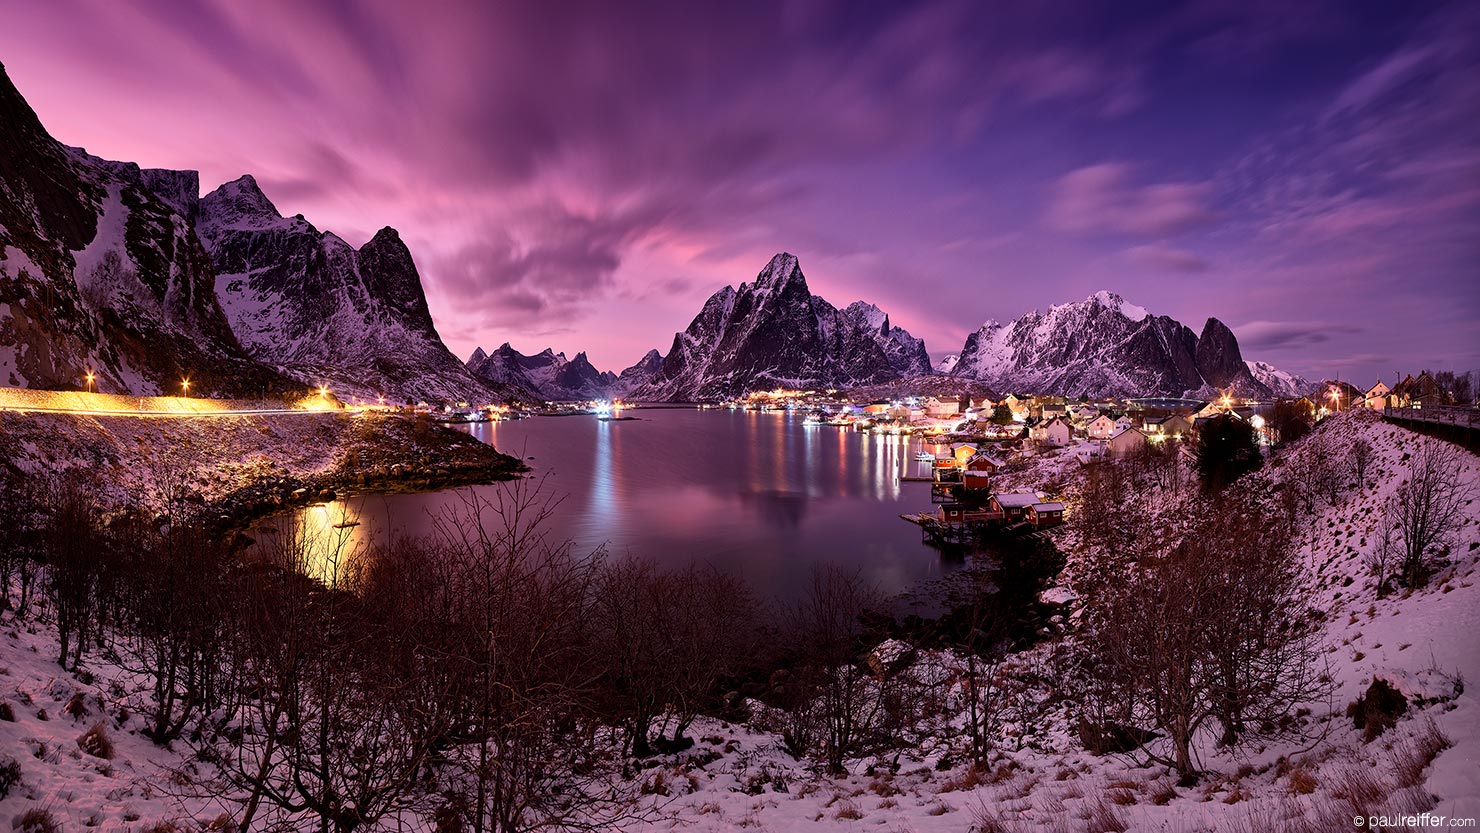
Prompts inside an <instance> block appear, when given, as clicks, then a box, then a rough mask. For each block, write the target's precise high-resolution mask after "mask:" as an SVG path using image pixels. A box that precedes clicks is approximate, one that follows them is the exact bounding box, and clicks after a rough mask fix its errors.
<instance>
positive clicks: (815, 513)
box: [279, 409, 956, 598]
mask: <svg viewBox="0 0 1480 833" xmlns="http://www.w3.org/2000/svg"><path fill="white" fill-rule="evenodd" d="M627 414H628V415H631V416H637V417H639V419H637V420H634V421H621V422H601V421H598V420H597V419H596V418H595V417H591V416H584V415H582V416H563V417H534V418H531V419H524V420H515V421H510V422H502V423H480V424H474V425H469V426H467V427H466V430H468V431H469V432H470V433H472V434H473V435H474V436H476V437H478V438H479V439H481V440H483V441H485V442H488V443H492V444H493V445H494V446H496V447H497V448H498V449H499V450H500V451H503V452H505V453H507V454H512V455H514V456H516V457H525V458H527V463H528V464H529V466H530V467H531V468H532V469H533V476H535V477H537V478H538V477H544V478H545V488H546V489H548V490H549V491H550V493H551V494H553V495H556V496H563V501H562V503H561V504H560V506H559V508H558V510H557V515H556V518H555V529H554V532H555V534H556V535H557V536H558V537H560V538H568V539H570V540H571V541H573V542H574V543H575V545H576V546H577V547H578V548H581V549H585V550H589V549H594V548H596V547H599V546H602V545H605V546H606V547H607V549H608V550H609V551H610V552H611V553H612V554H613V555H618V556H619V555H623V554H628V553H630V554H632V555H636V556H641V557H646V558H652V559H655V560H657V561H659V562H660V563H663V564H666V565H672V566H682V565H684V564H687V563H689V562H690V561H692V560H700V561H704V562H708V563H710V564H713V565H715V566H717V567H719V568H721V569H724V570H727V571H731V572H734V573H737V574H739V575H743V576H745V577H746V578H747V579H748V580H749V581H750V582H751V583H752V585H753V586H754V587H755V588H756V589H757V590H758V591H759V592H760V593H762V594H765V595H771V596H778V597H781V598H791V597H794V596H795V595H796V594H797V591H798V588H800V587H801V586H802V583H803V582H804V581H805V580H806V578H807V576H808V575H809V573H810V571H811V569H812V567H813V566H814V565H816V564H821V563H827V562H833V563H839V564H843V565H850V566H854V567H857V568H859V569H861V570H862V571H863V572H864V573H865V575H867V576H868V577H869V578H871V579H872V580H874V581H875V582H877V583H878V584H879V586H880V587H881V589H883V590H884V591H886V592H896V591H900V590H904V589H906V588H908V587H910V586H912V585H914V584H916V583H918V582H920V581H922V580H925V579H929V578H933V577H937V576H939V575H941V574H942V573H943V572H944V571H948V570H950V569H951V568H952V567H953V566H954V564H955V563H956V562H955V560H953V559H950V558H942V556H941V555H940V553H939V552H938V551H936V550H934V549H931V548H929V547H927V546H925V545H924V544H922V543H921V542H920V532H919V528H918V527H916V526H914V525H913V524H910V523H907V522H905V521H903V520H901V519H900V518H899V514H900V513H901V512H915V511H920V510H922V509H928V508H930V505H931V504H930V487H929V484H927V483H914V482H901V481H900V480H899V475H900V474H901V473H902V472H904V473H909V474H922V473H923V474H928V470H929V469H928V464H920V463H917V462H915V460H914V456H915V454H916V453H918V452H919V451H921V450H922V449H924V448H925V447H924V446H922V445H920V444H919V442H918V441H915V440H912V439H909V438H907V437H894V436H874V435H869V434H860V433H856V432H853V431H851V430H847V429H843V428H836V427H832V426H825V425H818V426H813V425H803V424H802V416H803V415H802V414H799V413H798V414H787V413H783V412H769V413H757V412H746V411H729V410H713V411H698V410H659V409H651V410H636V411H629V412H627ZM475 488H476V489H480V490H488V489H496V488H498V487H497V486H486V487H475ZM458 500H459V498H458V496H457V495H456V494H455V493H451V492H433V493H429V494H416V495H367V496H360V497H354V498H350V499H349V500H347V501H343V502H340V503H335V504H330V505H328V506H321V507H310V508H308V509H305V510H302V511H301V512H299V513H298V514H297V515H295V516H294V517H295V519H296V521H297V522H298V523H301V524H304V525H305V527H307V528H309V529H311V530H315V531H317V532H318V534H324V531H325V529H326V528H327V527H328V525H329V524H330V523H333V522H334V521H337V520H340V519H341V518H343V517H344V515H345V513H348V515H349V516H351V517H354V518H356V519H357V520H359V521H361V525H360V526H359V527H356V528H354V529H352V530H349V531H347V533H348V534H352V535H353V537H354V538H355V539H357V540H359V541H368V540H374V539H376V538H385V537H390V536H394V535H396V534H409V535H420V534H425V533H428V532H429V531H430V530H431V528H432V519H433V517H434V516H435V515H436V514H437V513H439V512H440V511H442V510H443V509H444V508H445V507H447V506H448V505H450V504H452V503H454V502H457V501H458ZM279 523H280V522H279Z"/></svg>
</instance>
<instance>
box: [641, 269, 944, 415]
mask: <svg viewBox="0 0 1480 833" xmlns="http://www.w3.org/2000/svg"><path fill="white" fill-rule="evenodd" d="M930 372H931V367H930V356H929V354H928V353H926V351H925V342H924V341H922V340H920V339H918V338H915V337H913V336H911V335H910V334H909V333H908V332H906V331H905V330H903V329H902V328H899V327H895V326H893V325H892V324H891V323H890V321H889V316H888V314H887V313H885V312H884V311H883V310H880V309H879V308H878V307H876V306H874V305H872V304H868V303H864V302H862V301H858V302H855V303H853V304H850V305H849V306H848V307H846V308H844V309H841V310H840V309H838V308H836V307H834V306H833V305H832V304H829V303H828V302H827V301H826V300H824V299H823V298H821V297H819V296H816V295H813V294H812V293H811V291H810V290H809V289H808V288H807V280H806V277H805V276H804V275H803V274H802V270H801V265H800V264H799V263H798V261H797V258H796V256H795V255H792V254H790V253H787V252H782V253H780V254H777V255H776V256H775V257H773V258H771V261H770V263H768V264H767V265H766V268H765V269H763V270H761V272H760V273H759V274H758V275H757V276H756V279H755V281H753V282H750V283H742V284H740V286H739V288H738V289H737V288H735V287H731V286H726V287H725V288H723V289H721V290H719V291H718V292H716V293H714V294H713V295H712V296H710V298H709V300H708V301H706V302H705V304H704V308H703V309H702V310H700V312H699V314H698V315H697V316H695V317H694V320H693V321H692V322H690V324H689V326H688V328H687V329H685V330H684V331H683V332H681V333H677V334H675V335H674V337H673V346H672V348H671V349H670V350H669V352H668V355H667V356H666V357H665V358H664V359H663V364H662V367H661V368H660V369H659V370H658V372H657V373H656V374H654V375H653V377H652V378H651V379H650V380H648V381H647V382H646V383H644V384H642V385H640V386H638V387H637V388H636V389H634V390H633V391H632V397H633V398H635V399H639V400H671V401H681V400H703V399H720V398H724V397H728V396H734V395H738V394H741V393H744V392H746V391H748V390H758V389H763V388H774V387H786V388H849V387H857V386H860V385H869V384H876V383H881V382H886V381H891V380H894V379H899V378H901V377H903V376H911V375H923V374H928V373H930Z"/></svg>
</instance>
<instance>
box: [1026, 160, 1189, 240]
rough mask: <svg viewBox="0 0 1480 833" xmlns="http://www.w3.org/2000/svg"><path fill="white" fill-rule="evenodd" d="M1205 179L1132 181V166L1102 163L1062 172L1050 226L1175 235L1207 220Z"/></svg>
mask: <svg viewBox="0 0 1480 833" xmlns="http://www.w3.org/2000/svg"><path fill="white" fill-rule="evenodd" d="M1211 195H1212V188H1211V186H1209V185H1208V184H1207V183H1197V182H1161V183H1153V184H1150V185H1136V184H1133V183H1132V181H1131V167H1130V166H1129V165H1127V164H1124V163H1115V162H1104V163H1100V164H1098V165H1090V166H1088V167H1084V168H1079V169H1077V170H1073V171H1070V172H1069V173H1067V174H1065V175H1064V176H1062V177H1061V178H1060V179H1059V181H1058V182H1057V183H1056V184H1055V186H1054V194H1053V202H1052V204H1051V205H1050V207H1049V211H1048V221H1049V224H1050V225H1051V226H1052V227H1054V228H1056V229H1059V230H1061V231H1070V232H1113V233H1118V234H1130V235H1137V236H1145V237H1159V236H1164V235H1171V234H1180V233H1182V232H1186V231H1189V230H1191V229H1194V228H1197V227H1199V226H1205V225H1208V224H1210V223H1212V222H1213V221H1214V220H1215V219H1216V218H1217V214H1216V212H1214V211H1213V209H1212V208H1211V207H1210V205H1209V199H1210V197H1211Z"/></svg>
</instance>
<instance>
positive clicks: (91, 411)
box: [0, 405, 364, 418]
mask: <svg viewBox="0 0 1480 833" xmlns="http://www.w3.org/2000/svg"><path fill="white" fill-rule="evenodd" d="M361 410H364V409H360V408H334V409H322V410H309V409H306V408H277V409H255V410H223V411H204V410H203V411H187V410H180V411H158V410H142V409H141V410H137V411H128V410H105V409H101V408H38V407H34V406H21V405H0V411H10V412H13V413H21V414H72V415H73V416H126V417H175V418H179V417H230V416H273V415H289V414H298V415H304V416H307V415H312V414H333V413H358V412H360V411H361Z"/></svg>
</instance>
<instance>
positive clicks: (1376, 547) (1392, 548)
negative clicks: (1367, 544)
mask: <svg viewBox="0 0 1480 833" xmlns="http://www.w3.org/2000/svg"><path fill="white" fill-rule="evenodd" d="M1377 523H1378V527H1377V540H1376V541H1375V542H1374V543H1373V546H1372V549H1371V550H1370V551H1369V552H1368V553H1367V556H1366V561H1367V566H1368V568H1369V569H1371V570H1372V575H1373V577H1374V578H1375V579H1376V585H1377V598H1379V599H1381V598H1383V597H1384V596H1386V595H1387V594H1388V584H1389V583H1390V582H1391V581H1392V579H1393V573H1394V572H1395V571H1396V570H1397V568H1398V564H1399V562H1400V561H1401V560H1402V552H1401V547H1400V545H1399V540H1398V524H1397V520H1396V518H1395V517H1394V511H1393V506H1392V505H1391V504H1389V505H1388V506H1387V508H1386V509H1385V510H1384V511H1383V513H1382V517H1381V518H1379V519H1378V521H1377Z"/></svg>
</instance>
